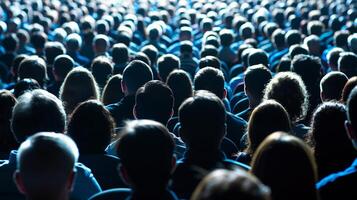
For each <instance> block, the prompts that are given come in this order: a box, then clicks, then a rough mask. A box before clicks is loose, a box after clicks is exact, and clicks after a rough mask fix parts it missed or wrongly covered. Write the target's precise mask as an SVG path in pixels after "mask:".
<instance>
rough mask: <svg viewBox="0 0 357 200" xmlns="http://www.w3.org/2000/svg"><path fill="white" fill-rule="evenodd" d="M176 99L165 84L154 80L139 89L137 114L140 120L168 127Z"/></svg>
mask: <svg viewBox="0 0 357 200" xmlns="http://www.w3.org/2000/svg"><path fill="white" fill-rule="evenodd" d="M173 104H174V97H173V93H172V91H171V89H170V88H169V87H168V86H167V85H166V84H165V83H163V82H161V81H158V80H152V81H149V82H147V83H145V85H144V86H142V87H141V88H139V89H138V91H137V92H136V95H135V114H136V117H137V118H138V119H151V120H155V121H157V122H160V123H162V124H164V125H166V123H167V121H168V120H169V119H170V117H171V114H172V108H173Z"/></svg>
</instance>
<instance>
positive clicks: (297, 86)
mask: <svg viewBox="0 0 357 200" xmlns="http://www.w3.org/2000/svg"><path fill="white" fill-rule="evenodd" d="M268 99H273V100H276V101H277V102H279V103H280V104H281V105H282V106H283V107H284V108H285V110H286V111H287V112H288V113H289V116H290V120H291V121H292V122H293V123H295V122H297V121H299V120H300V119H303V118H304V117H305V115H306V112H307V110H308V105H309V101H308V94H307V91H306V87H305V84H304V82H303V81H302V79H301V78H300V76H299V75H297V74H295V73H293V72H280V73H278V74H276V75H275V76H274V77H273V78H272V79H271V80H270V82H269V83H268V84H267V86H266V88H265V90H264V100H268Z"/></svg>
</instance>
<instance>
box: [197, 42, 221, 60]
mask: <svg viewBox="0 0 357 200" xmlns="http://www.w3.org/2000/svg"><path fill="white" fill-rule="evenodd" d="M218 53H219V52H218V48H217V47H215V46H214V45H210V44H207V45H204V46H203V47H202V49H201V52H200V57H201V58H204V57H207V56H213V57H218Z"/></svg>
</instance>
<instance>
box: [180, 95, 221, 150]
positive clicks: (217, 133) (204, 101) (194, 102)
mask: <svg viewBox="0 0 357 200" xmlns="http://www.w3.org/2000/svg"><path fill="white" fill-rule="evenodd" d="M178 116H179V121H180V123H181V129H180V136H181V138H182V139H183V141H184V142H185V143H186V145H187V146H188V147H189V148H193V149H195V148H196V149H201V150H203V149H205V150H209V151H212V150H215V149H219V148H220V144H221V141H222V140H223V137H224V136H225V127H226V126H225V121H226V112H225V107H224V104H223V102H222V101H221V99H220V98H219V97H217V96H216V95H214V94H213V93H210V92H208V91H196V93H195V95H194V96H193V97H190V98H188V99H186V100H185V101H184V102H183V103H182V104H181V106H180V108H179V115H178Z"/></svg>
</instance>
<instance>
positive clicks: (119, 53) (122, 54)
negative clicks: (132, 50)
mask: <svg viewBox="0 0 357 200" xmlns="http://www.w3.org/2000/svg"><path fill="white" fill-rule="evenodd" d="M112 56H113V62H114V63H116V64H118V63H126V62H128V61H129V49H128V47H127V46H126V45H125V44H123V43H117V44H115V45H114V46H113V48H112Z"/></svg>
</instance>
